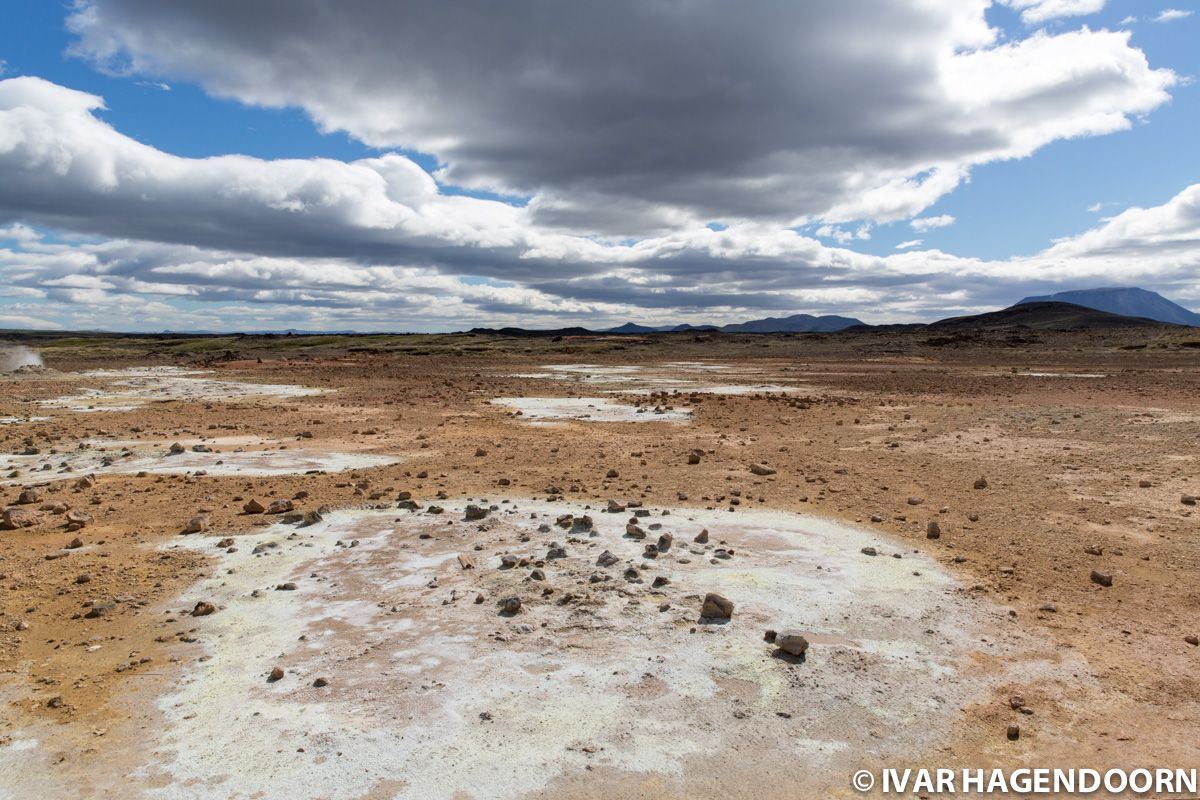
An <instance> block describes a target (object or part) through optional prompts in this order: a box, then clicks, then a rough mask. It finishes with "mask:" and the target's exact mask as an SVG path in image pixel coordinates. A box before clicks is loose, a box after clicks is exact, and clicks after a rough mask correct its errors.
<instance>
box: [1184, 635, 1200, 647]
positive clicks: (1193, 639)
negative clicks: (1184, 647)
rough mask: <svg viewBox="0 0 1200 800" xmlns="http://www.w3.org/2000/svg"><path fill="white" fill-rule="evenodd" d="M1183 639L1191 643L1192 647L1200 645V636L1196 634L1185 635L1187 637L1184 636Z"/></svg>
mask: <svg viewBox="0 0 1200 800" xmlns="http://www.w3.org/2000/svg"><path fill="white" fill-rule="evenodd" d="M1183 640H1184V641H1185V642H1187V643H1188V644H1190V645H1191V646H1192V647H1197V646H1200V636H1194V635H1190V636H1185V637H1183Z"/></svg>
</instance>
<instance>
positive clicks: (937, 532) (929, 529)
mask: <svg viewBox="0 0 1200 800" xmlns="http://www.w3.org/2000/svg"><path fill="white" fill-rule="evenodd" d="M925 538H926V539H940V538H942V526H941V525H939V524H938V521H937V520H936V519H931V520H929V524H928V525H926V526H925Z"/></svg>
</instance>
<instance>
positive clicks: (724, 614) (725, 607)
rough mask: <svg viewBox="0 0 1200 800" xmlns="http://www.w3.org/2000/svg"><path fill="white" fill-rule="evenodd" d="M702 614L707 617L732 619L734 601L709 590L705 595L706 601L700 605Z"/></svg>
mask: <svg viewBox="0 0 1200 800" xmlns="http://www.w3.org/2000/svg"><path fill="white" fill-rule="evenodd" d="M700 616H702V617H705V618H707V619H732V617H733V601H732V600H729V599H728V598H725V597H722V596H721V595H719V594H716V593H714V592H709V593H708V594H706V595H704V603H703V605H701V606H700Z"/></svg>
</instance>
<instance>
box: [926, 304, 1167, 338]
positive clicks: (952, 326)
mask: <svg viewBox="0 0 1200 800" xmlns="http://www.w3.org/2000/svg"><path fill="white" fill-rule="evenodd" d="M1162 324H1163V323H1161V322H1158V321H1157V320H1153V319H1146V318H1144V317H1127V316H1123V315H1121V314H1110V313H1108V312H1107V311H1097V310H1096V309H1094V308H1086V307H1084V306H1078V305H1074V304H1072V303H1046V302H1033V303H1026V302H1021V303H1018V304H1017V305H1015V306H1012V307H1011V308H1005V309H1002V310H1000V311H990V312H988V313H986V314H975V315H972V316H969V317H951V318H950V319H943V320H939V321H937V322H932V323H930V324H929V325H927V326H926V328H927V329H928V330H950V331H958V330H1002V329H1004V328H1031V329H1034V330H1045V331H1068V330H1077V329H1080V328H1088V329H1094V328H1138V327H1143V326H1146V325H1151V326H1155V327H1159V326H1161V325H1162Z"/></svg>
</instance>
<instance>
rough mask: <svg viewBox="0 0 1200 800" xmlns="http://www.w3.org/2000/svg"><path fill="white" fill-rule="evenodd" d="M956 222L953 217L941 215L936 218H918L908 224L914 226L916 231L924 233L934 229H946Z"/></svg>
mask: <svg viewBox="0 0 1200 800" xmlns="http://www.w3.org/2000/svg"><path fill="white" fill-rule="evenodd" d="M955 222H956V220H955V218H954V217H953V216H952V215H950V214H939V215H938V216H936V217H918V218H917V219H914V220H911V221H910V222H909V223H908V224H909V225H911V226H912V229H913V230H914V231H917V232H919V233H924V232H925V231H931V230H933V229H934V228H945V227H946V226H947V225H953V224H954V223H955Z"/></svg>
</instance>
